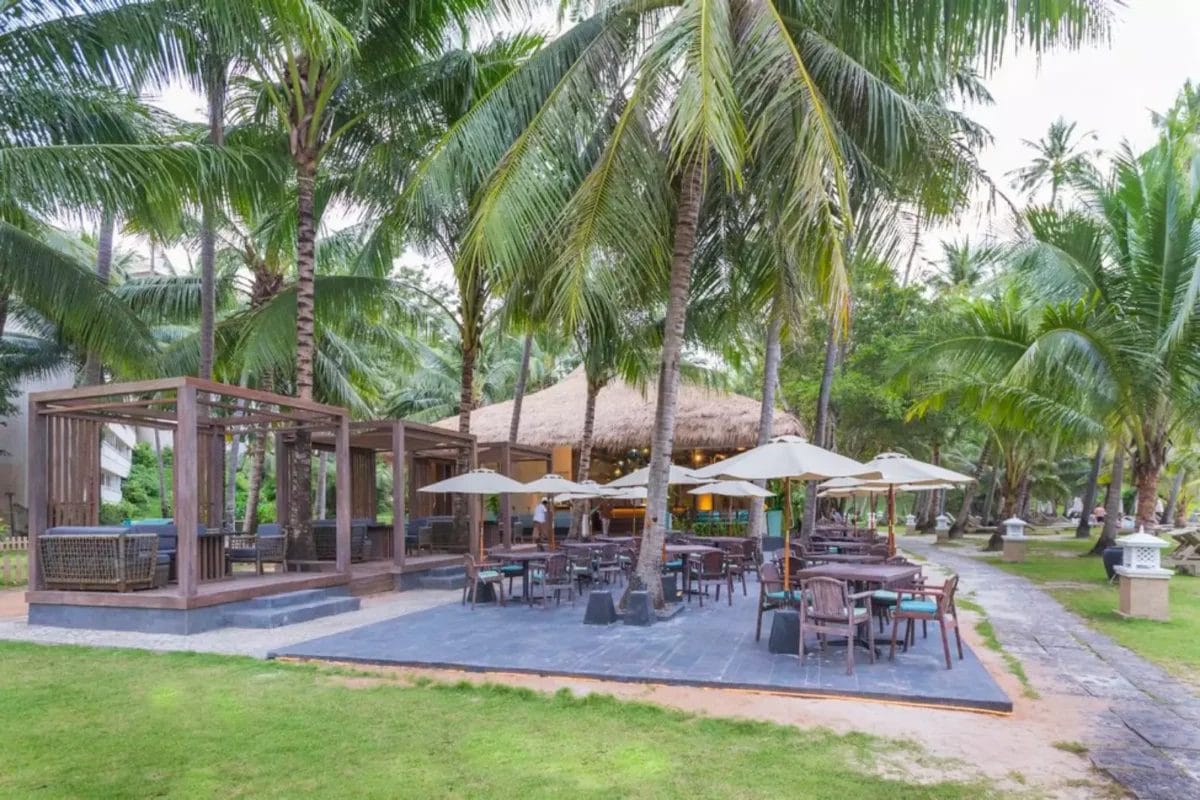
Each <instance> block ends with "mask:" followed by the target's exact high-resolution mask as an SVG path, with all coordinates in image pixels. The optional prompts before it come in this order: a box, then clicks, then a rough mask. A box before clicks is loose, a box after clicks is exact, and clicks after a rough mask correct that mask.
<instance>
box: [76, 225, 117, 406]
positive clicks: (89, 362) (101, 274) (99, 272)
mask: <svg viewBox="0 0 1200 800" xmlns="http://www.w3.org/2000/svg"><path fill="white" fill-rule="evenodd" d="M115 227H116V220H115V219H114V218H113V215H112V213H111V212H109V211H105V212H104V213H103V214H102V215H101V217H100V230H99V233H98V235H97V237H96V277H98V278H99V279H100V283H102V284H104V285H105V286H107V285H108V280H109V276H110V275H111V274H112V254H113V233H114V228H115ZM102 383H104V365H103V364H101V363H100V356H98V355H97V354H96V353H88V355H87V359H86V360H85V361H84V364H83V384H84V385H85V386H99V385H100V384H102Z"/></svg>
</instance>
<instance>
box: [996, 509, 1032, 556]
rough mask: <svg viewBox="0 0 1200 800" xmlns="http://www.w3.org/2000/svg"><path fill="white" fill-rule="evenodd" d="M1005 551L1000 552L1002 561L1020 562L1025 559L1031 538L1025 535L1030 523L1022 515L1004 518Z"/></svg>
mask: <svg viewBox="0 0 1200 800" xmlns="http://www.w3.org/2000/svg"><path fill="white" fill-rule="evenodd" d="M1001 524H1003V525H1004V536H1003V539H1004V552H1002V553H1001V554H1000V560H1001V561H1007V562H1008V563H1010V564H1019V563H1021V562H1022V561H1024V560H1025V550H1026V544H1027V543H1028V541H1029V539H1028V538H1027V537H1026V536H1025V528H1026V527H1028V525H1029V523H1028V522H1026V521H1025V520H1023V519H1021V518H1020V517H1011V518H1010V519H1006V520H1004V522H1003V523H1001Z"/></svg>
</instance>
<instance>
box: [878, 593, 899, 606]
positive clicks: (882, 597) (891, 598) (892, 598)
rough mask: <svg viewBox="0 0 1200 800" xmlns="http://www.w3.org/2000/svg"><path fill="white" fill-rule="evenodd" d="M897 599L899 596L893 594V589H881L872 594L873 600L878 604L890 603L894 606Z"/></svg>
mask: <svg viewBox="0 0 1200 800" xmlns="http://www.w3.org/2000/svg"><path fill="white" fill-rule="evenodd" d="M897 597H899V595H898V594H896V593H895V592H893V591H892V590H891V589H879V590H877V591H874V592H871V600H873V601H874V602H876V603H890V604H893V605H894V604H895V602H896V598H897Z"/></svg>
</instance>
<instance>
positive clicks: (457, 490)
mask: <svg viewBox="0 0 1200 800" xmlns="http://www.w3.org/2000/svg"><path fill="white" fill-rule="evenodd" d="M417 491H418V492H429V493H431V494H469V495H488V494H516V493H520V492H524V491H525V485H524V484H522V483H521V482H520V481H514V480H513V479H512V478H509V477H507V476H505V475H501V474H500V473H498V472H496V471H495V470H491V469H482V468H481V469H473V470H471V471H470V472H464V473H462V474H461V475H455V476H454V477H453V478H447V479H446V480H444V481H438V482H437V483H431V484H429V485H428V486H422V487H420V488H419V489H417ZM479 525H480V527H479V530H478V531H477V533H478V534H479V551H478V552H479V553H480V554H482V553H483V520H482V519H481V520H480V521H479ZM402 546H403V545H402Z"/></svg>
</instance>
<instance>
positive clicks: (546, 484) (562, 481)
mask: <svg viewBox="0 0 1200 800" xmlns="http://www.w3.org/2000/svg"><path fill="white" fill-rule="evenodd" d="M592 485H593V486H599V484H596V483H594V482H593V483H592ZM524 491H526V492H533V493H537V494H548V495H560V494H574V495H585V494H591V492H592V489H591V487H589V486H586V485H584V484H582V483H576V482H575V481H569V480H567V479H566V478H564V477H563V476H561V475H555V474H554V473H553V472H549V473H547V474H545V475H543V476H542V477H540V478H537V479H536V480H532V481H530V482H529V483H527V484H525V485H524ZM555 544H556V542H555V541H554V519H553V518H551V519H550V549H551V550H553V549H554V547H555Z"/></svg>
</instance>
